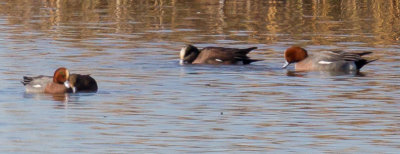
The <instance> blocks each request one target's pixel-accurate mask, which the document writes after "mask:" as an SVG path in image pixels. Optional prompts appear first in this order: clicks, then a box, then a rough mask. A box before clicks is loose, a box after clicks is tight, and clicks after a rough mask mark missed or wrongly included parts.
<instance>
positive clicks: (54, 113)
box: [0, 0, 400, 153]
mask: <svg viewBox="0 0 400 154" xmlns="http://www.w3.org/2000/svg"><path fill="white" fill-rule="evenodd" d="M89 2H92V3H83V2H81V3H73V2H69V1H59V2H57V1H54V2H51V1H50V2H46V1H33V2H30V1H29V2H25V1H19V0H16V1H7V0H0V119H1V120H0V143H2V144H1V145H0V152H2V153H9V152H23V153H25V152H37V153H39V152H40V153H43V152H46V153H60V152H62V153H64V152H65V153H71V152H87V153H131V152H135V153H205V152H213V153H214V152H215V153H232V152H240V153H244V152H255V153H264V152H270V153H283V152H284V153H289V152H296V153H297V152H300V153H321V152H328V153H382V152H385V153H397V151H399V149H400V146H399V144H398V143H399V142H400V136H399V134H400V129H399V125H400V123H399V120H400V119H399V118H400V114H399V112H398V111H399V109H400V106H399V102H400V101H399V100H400V97H399V96H400V92H399V88H400V82H399V77H400V75H399V74H400V69H399V68H400V65H399V64H400V63H399V61H400V56H399V53H400V45H399V43H400V42H399V36H400V35H399V34H398V31H400V29H399V27H400V21H399V18H398V16H399V13H398V12H396V10H397V11H398V10H400V8H399V7H398V5H392V4H391V3H393V2H395V1H393V2H390V3H389V2H388V3H385V2H374V3H373V1H362V2H359V1H346V2H341V3H338V2H326V3H322V2H320V3H314V2H297V1H296V2H292V1H290V2H289V1H288V2H286V1H246V0H239V1H226V2H225V3H219V2H218V1H215V2H214V1H207V0H200V1H185V2H176V1H172V2H170V1H164V0H161V1H157V2H155V1H140V0H139V1H115V2H114V1H104V2H103V3H101V1H96V0H92V1H89ZM17 6H18V7H17ZM221 8H222V9H221ZM291 8H297V9H291ZM368 22H372V23H373V24H371V23H370V24H366V23H368ZM387 23H390V24H387ZM189 43H191V44H195V45H196V46H199V47H206V46H224V47H236V48H246V47H252V46H256V47H258V49H257V50H255V51H254V52H252V53H250V54H249V56H250V57H252V58H255V59H264V61H260V62H256V63H253V64H251V65H246V66H212V65H200V66H199V65H185V66H181V65H179V64H178V58H179V57H178V53H179V51H180V48H182V47H183V46H185V44H189ZM291 45H301V46H302V47H304V48H306V49H308V51H309V52H311V53H313V52H320V51H324V50H336V49H341V50H346V51H372V52H374V54H372V55H371V56H369V57H367V58H379V60H378V61H376V62H373V63H371V64H368V65H367V66H365V67H364V68H363V69H362V71H361V74H347V75H338V74H332V73H329V72H294V71H293V68H292V67H289V69H288V70H286V69H281V66H282V65H283V61H284V60H283V52H284V50H285V49H286V48H287V47H289V46H291ZM61 66H63V67H67V68H68V69H69V70H70V71H71V73H80V74H91V76H92V77H94V78H95V79H96V80H97V83H98V85H99V91H98V92H97V93H88V94H87V93H85V94H82V93H78V94H63V95H48V94H27V93H25V91H24V87H23V85H22V84H21V83H20V80H21V79H22V76H24V75H28V76H35V75H51V74H53V72H54V70H55V69H56V68H58V67H61Z"/></svg>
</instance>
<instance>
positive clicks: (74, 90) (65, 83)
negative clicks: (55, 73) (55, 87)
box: [64, 81, 76, 93]
mask: <svg viewBox="0 0 400 154" xmlns="http://www.w3.org/2000/svg"><path fill="white" fill-rule="evenodd" d="M64 86H65V87H66V88H71V89H72V92H73V93H75V92H76V88H75V87H74V86H73V85H72V84H71V83H69V81H65V82H64Z"/></svg>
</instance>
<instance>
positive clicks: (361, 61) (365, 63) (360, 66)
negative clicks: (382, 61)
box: [354, 58, 378, 70]
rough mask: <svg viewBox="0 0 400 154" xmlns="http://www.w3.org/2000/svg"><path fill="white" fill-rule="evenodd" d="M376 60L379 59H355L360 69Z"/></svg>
mask: <svg viewBox="0 0 400 154" xmlns="http://www.w3.org/2000/svg"><path fill="white" fill-rule="evenodd" d="M376 60H378V58H377V59H373V60H366V59H360V60H358V61H355V62H354V63H355V64H356V67H357V70H360V69H361V68H362V67H363V66H364V65H367V64H368V63H371V62H374V61H376Z"/></svg>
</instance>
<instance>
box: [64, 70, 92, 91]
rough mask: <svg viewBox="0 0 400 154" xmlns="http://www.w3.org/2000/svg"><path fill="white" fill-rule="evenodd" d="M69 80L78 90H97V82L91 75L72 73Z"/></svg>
mask: <svg viewBox="0 0 400 154" xmlns="http://www.w3.org/2000/svg"><path fill="white" fill-rule="evenodd" d="M68 81H69V83H70V85H71V87H74V88H75V91H76V92H97V82H96V80H94V79H93V78H92V77H91V76H90V75H81V74H71V75H70V76H69V80H68Z"/></svg>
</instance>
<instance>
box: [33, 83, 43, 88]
mask: <svg viewBox="0 0 400 154" xmlns="http://www.w3.org/2000/svg"><path fill="white" fill-rule="evenodd" d="M32 87H33V88H40V87H42V86H41V85H39V84H35V85H33V86H32Z"/></svg>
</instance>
